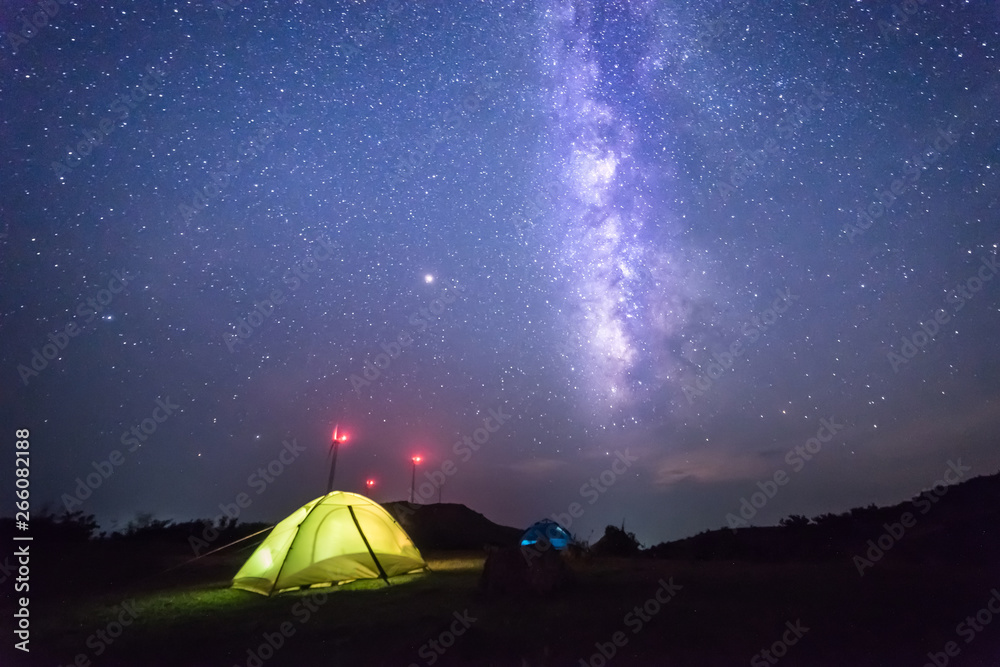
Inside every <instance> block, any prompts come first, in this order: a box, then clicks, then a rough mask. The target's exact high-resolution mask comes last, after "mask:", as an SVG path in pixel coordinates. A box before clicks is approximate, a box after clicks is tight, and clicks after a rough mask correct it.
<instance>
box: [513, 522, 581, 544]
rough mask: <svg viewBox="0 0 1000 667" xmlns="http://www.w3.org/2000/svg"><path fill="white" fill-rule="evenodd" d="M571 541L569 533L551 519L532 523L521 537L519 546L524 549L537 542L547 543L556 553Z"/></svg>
mask: <svg viewBox="0 0 1000 667" xmlns="http://www.w3.org/2000/svg"><path fill="white" fill-rule="evenodd" d="M572 541H573V538H572V537H571V536H570V534H569V531H568V530H566V529H565V528H563V527H562V526H560V525H559V524H558V523H556V522H555V521H552V520H551V519H542V520H541V521H538V522H536V523H533V524H532V525H531V527H530V528H528V530H526V531H524V535H522V536H521V546H522V547H526V546H530V545H532V544H536V543H538V542H543V543H544V542H548V543H549V544H551V545H552V546H553V548H555V550H556V551H562V550H563V549H565V548H566V547H567V545H569V544H570V543H571V542H572Z"/></svg>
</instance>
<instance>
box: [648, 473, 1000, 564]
mask: <svg viewBox="0 0 1000 667" xmlns="http://www.w3.org/2000/svg"><path fill="white" fill-rule="evenodd" d="M781 524H782V525H780V526H769V527H746V528H735V529H730V528H723V529H719V530H712V531H706V532H704V533H700V534H698V535H695V536H693V537H689V538H686V539H683V540H677V541H675V542H664V543H662V544H658V545H656V546H654V547H651V548H650V549H647V550H646V551H644V552H643V554H644V555H648V556H652V557H656V558H675V559H691V560H716V559H730V560H749V561H774V562H782V561H803V560H834V559H848V560H853V559H855V557H858V558H860V559H863V560H854V562H855V566H856V567H859V568H860V569H865V568H866V567H867V563H871V564H874V563H877V562H879V561H880V560H881V559H882V558H883V557H886V558H887V559H889V560H892V561H897V562H902V561H906V562H910V563H924V564H929V565H930V564H940V565H954V564H965V565H986V564H990V563H996V562H998V561H1000V473H994V474H993V475H988V476H983V477H976V478H973V479H970V480H968V481H966V482H962V483H959V484H954V485H948V486H937V487H935V488H934V489H931V490H928V491H924V492H922V493H920V494H919V495H917V496H914V497H913V498H912V499H911V500H908V501H906V502H903V503H899V504H898V505H892V506H888V507H876V506H875V505H869V506H868V507H864V508H855V509H852V510H850V511H849V512H844V513H842V514H836V515H835V514H824V515H821V516H818V517H815V518H813V519H807V518H806V517H803V516H792V517H788V518H786V519H783V520H782V522H781Z"/></svg>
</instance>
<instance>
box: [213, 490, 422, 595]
mask: <svg viewBox="0 0 1000 667" xmlns="http://www.w3.org/2000/svg"><path fill="white" fill-rule="evenodd" d="M426 567H427V563H425V562H424V559H423V558H422V557H421V556H420V551H418V550H417V548H416V547H415V546H414V545H413V541H412V540H411V539H410V537H409V535H407V534H406V531H404V530H403V529H402V528H401V527H400V525H399V524H398V523H396V520H395V519H393V518H392V516H391V515H390V514H389V513H388V512H386V511H385V509H384V508H383V507H382V506H381V505H379V504H378V503H376V502H374V501H372V500H369V499H368V498H365V497H364V496H361V495H358V494H356V493H348V492H346V491H334V492H332V493H328V494H326V495H325V496H322V497H320V498H317V499H316V500H313V501H312V502H310V503H307V504H306V505H304V506H302V507H300V508H299V509H298V510H296V511H295V512H294V513H293V514H292V515H291V516H289V517H288V518H286V519H284V520H282V521H281V522H280V523H279V524H278V525H277V526H275V527H274V530H272V531H271V534H270V535H268V536H267V539H265V540H264V542H263V543H261V545H260V546H259V547H257V550H256V551H254V552H253V554H252V555H251V556H250V558H249V559H248V560H247V562H246V563H244V564H243V567H241V568H240V571H239V572H237V573H236V576H235V577H234V578H233V588H242V589H243V590H247V591H252V592H254V593H260V594H261V595H271V594H272V593H280V592H281V591H285V590H289V589H293V588H301V587H304V586H312V585H315V584H332V583H343V582H347V581H353V580H355V579H374V578H375V577H381V578H383V579H385V580H386V582H387V583H388V579H389V577H394V576H397V575H400V574H406V573H407V572H413V571H414V570H420V569H422V568H426Z"/></svg>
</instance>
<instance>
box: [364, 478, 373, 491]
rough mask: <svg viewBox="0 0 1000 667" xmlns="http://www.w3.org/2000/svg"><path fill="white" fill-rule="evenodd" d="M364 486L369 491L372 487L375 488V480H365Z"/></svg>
mask: <svg viewBox="0 0 1000 667" xmlns="http://www.w3.org/2000/svg"><path fill="white" fill-rule="evenodd" d="M365 486H367V487H368V488H369V489H370V488H372V487H373V486H375V480H374V479H369V480H366V481H365Z"/></svg>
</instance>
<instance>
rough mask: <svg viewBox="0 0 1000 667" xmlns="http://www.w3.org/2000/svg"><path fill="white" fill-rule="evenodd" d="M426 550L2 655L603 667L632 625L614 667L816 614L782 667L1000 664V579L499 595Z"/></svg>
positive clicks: (609, 574) (211, 570)
mask: <svg viewBox="0 0 1000 667" xmlns="http://www.w3.org/2000/svg"><path fill="white" fill-rule="evenodd" d="M426 556H427V557H428V561H429V563H430V565H431V568H432V570H433V571H432V572H431V573H427V574H416V575H408V576H405V577H400V578H398V579H394V580H393V585H392V586H389V587H386V586H385V585H384V584H382V583H379V582H374V581H365V582H355V583H351V584H346V585H344V586H340V587H337V588H334V589H320V590H314V591H310V592H298V593H292V594H285V595H280V596H275V597H272V598H265V597H262V596H259V595H255V594H252V593H247V592H244V591H236V590H232V589H229V588H228V580H227V579H226V576H229V575H223V576H220V575H221V574H222V573H226V572H234V571H235V569H236V567H238V563H235V564H234V563H229V562H223V561H217V562H215V563H211V564H206V565H204V566H203V567H202V568H201V569H198V570H195V571H193V572H192V571H188V572H185V573H184V574H183V575H177V574H169V575H165V576H164V577H162V578H154V579H152V580H148V581H144V582H139V583H132V584H129V585H119V586H118V587H117V588H115V589H108V588H105V591H104V592H103V593H94V594H88V596H87V597H86V598H85V599H83V600H75V599H61V598H60V597H59V595H58V591H55V592H54V597H53V598H52V599H51V600H42V601H39V602H37V603H34V604H35V607H34V609H33V614H34V615H33V617H32V618H33V622H34V624H35V625H34V626H33V628H34V632H33V635H32V647H33V651H32V654H31V660H29V661H25V660H24V655H23V654H22V655H20V656H18V657H17V661H16V662H8V661H6V660H2V661H0V662H2V664H28V665H33V664H39V665H41V664H44V665H69V664H73V661H74V659H76V656H77V655H80V654H82V655H84V656H85V658H86V659H88V660H90V661H91V664H93V665H172V666H190V667H198V666H201V665H213V666H226V667H229V666H231V665H241V666H247V665H249V666H250V667H253V666H255V665H296V666H298V665H303V666H308V665H345V666H346V665H350V666H352V667H353V666H356V665H372V666H376V665H398V666H401V667H408V666H409V665H420V666H423V665H429V664H436V665H451V664H462V665H484V666H485V665H519V666H520V665H539V666H541V665H574V666H575V665H580V664H584V665H587V664H590V665H595V666H596V665H601V664H603V663H602V662H601V661H600V660H599V659H598V658H596V657H595V658H592V656H593V655H594V654H595V653H596V651H597V650H598V649H597V647H596V646H595V644H597V643H604V644H608V642H611V640H612V636H613V634H614V633H615V632H619V631H621V632H622V633H623V635H621V636H620V637H619V639H622V638H624V639H625V640H627V642H626V643H625V644H624V646H623V647H620V648H617V649H616V655H615V657H614V659H613V660H612V661H611V663H610V664H613V665H748V664H752V663H751V659H752V658H753V657H754V655H755V654H756V653H757V652H758V651H760V650H761V649H764V648H766V647H768V646H770V645H771V644H772V643H773V642H775V641H777V640H779V639H780V638H781V636H782V633H783V632H784V631H785V629H786V628H785V623H786V622H792V623H794V622H795V621H797V620H801V624H802V626H804V627H807V628H808V631H807V632H806V633H805V634H804V636H803V637H802V638H801V640H800V641H798V642H797V643H796V644H795V645H794V646H791V647H789V648H788V651H787V655H786V656H784V657H783V658H782V659H781V660H780V664H781V665H788V666H792V665H818V666H825V665H838V666H840V665H852V666H859V667H863V666H866V665H893V666H894V665H913V666H914V667H920V666H921V665H923V664H924V663H925V662H927V652H928V651H941V650H943V647H944V645H945V643H946V642H947V641H952V640H954V641H956V642H957V643H958V645H959V648H960V650H961V653H960V655H959V656H958V657H955V658H953V659H952V660H951V663H950V664H953V665H958V666H959V667H965V666H970V667H971V666H972V665H991V666H993V665H997V664H1000V660H998V658H997V656H1000V616H998V618H997V619H996V621H995V623H994V624H993V625H989V626H986V627H985V628H984V629H983V631H982V632H981V633H978V634H977V636H976V637H975V639H974V640H973V641H972V642H971V643H968V644H967V643H966V642H965V641H964V639H963V638H961V637H959V636H957V635H956V634H955V627H956V625H957V624H958V623H959V622H960V621H961V620H963V619H964V618H965V617H966V616H968V615H970V614H973V615H974V614H975V613H976V612H977V611H978V610H979V609H981V608H982V607H983V606H985V604H986V602H987V601H988V599H989V597H990V589H991V588H993V587H996V586H1000V573H997V572H996V571H995V570H994V571H993V572H983V571H977V570H963V571H932V570H928V569H907V568H894V567H892V566H891V564H888V563H881V564H879V565H878V566H877V567H875V568H873V569H872V570H870V571H869V572H867V573H866V575H865V577H864V578H861V577H859V576H858V574H857V571H856V570H855V569H854V568H853V566H852V565H851V564H850V563H849V562H848V563H821V564H803V565H760V564H747V563H718V562H709V563H698V562H675V561H657V560H615V559H607V560H592V561H584V562H581V561H578V562H574V563H573V569H574V571H575V573H576V578H577V582H576V585H575V586H573V587H572V588H571V589H569V590H567V591H565V592H563V593H560V594H558V595H554V596H551V597H548V598H529V599H499V600H497V599H488V598H485V597H484V596H483V595H482V594H480V593H479V591H478V589H477V583H478V579H479V575H480V573H481V570H482V563H483V558H482V555H481V554H463V555H459V556H455V555H449V556H442V555H435V554H426ZM234 565H235V566H234ZM671 577H672V578H673V580H672V581H673V583H674V584H679V585H680V586H681V587H682V588H681V589H680V590H679V591H677V593H676V596H675V597H674V598H673V599H672V600H671V601H670V602H669V603H667V604H665V605H663V606H662V608H661V609H660V610H659V611H658V612H656V613H654V614H653V615H651V616H647V617H646V618H647V620H645V621H641V627H637V626H639V624H640V620H641V619H639V617H637V616H634V615H633V616H632V617H627V614H628V613H629V612H630V611H632V610H633V609H634V607H636V606H637V605H640V606H641V605H643V604H644V603H646V602H647V601H648V600H650V599H651V598H653V596H654V595H655V594H656V592H657V590H658V589H659V588H660V586H661V584H660V583H659V582H660V581H661V580H668V581H669V579H670V578H671ZM126 599H133V600H134V603H133V604H134V607H135V609H136V611H137V612H138V617H137V618H136V620H135V621H134V622H133V623H132V624H131V625H130V626H128V627H126V628H124V631H123V632H122V634H121V635H120V636H119V637H118V638H116V639H114V640H113V641H112V642H111V643H110V645H108V644H105V643H104V641H103V640H101V639H100V638H98V636H97V635H95V633H96V631H98V630H100V629H105V630H107V629H108V627H107V626H108V624H109V623H113V622H114V621H115V619H116V618H117V616H118V614H119V613H120V611H121V607H120V606H119V605H120V604H121V603H122V602H123V600H126ZM649 608H650V609H653V608H655V605H652V604H651V605H650V607H649ZM463 613H467V614H468V615H467V617H466V618H467V619H468V621H467V622H471V625H470V627H469V628H468V629H467V630H465V631H464V632H463V633H462V634H461V636H458V637H456V638H455V639H454V645H452V646H450V648H447V649H446V650H444V652H443V654H442V653H439V652H434V650H433V649H432V648H431V646H430V645H429V644H428V642H429V641H430V640H432V639H441V640H442V641H443V642H444V643H449V641H448V640H449V636H448V635H447V634H445V635H444V636H443V637H442V633H448V632H449V626H452V625H454V627H455V628H456V629H457V628H460V627H462V626H461V624H460V623H457V622H456V616H455V615H456V614H458V615H459V616H462V614H463ZM472 619H475V620H474V621H472ZM629 619H631V620H629ZM637 619H638V620H637ZM282 624H285V630H286V634H288V635H290V636H289V637H287V638H284V639H283V640H282V642H281V643H282V645H281V647H280V648H279V649H278V650H277V651H276V652H274V654H273V655H270V654H269V651H268V649H264V651H263V655H262V657H264V658H267V659H265V660H261V661H260V662H257V661H256V658H254V657H253V653H255V652H256V653H257V654H258V656H260V655H261V654H260V652H259V651H258V647H260V646H261V645H262V644H265V641H266V640H265V636H266V635H268V634H270V635H271V636H272V637H276V636H277V635H276V634H275V633H280V631H281V627H282ZM111 629H112V630H116V629H117V628H114V627H112V628H111ZM88 642H89V643H88ZM275 643H277V642H275ZM422 647H423V650H421V648H422ZM100 649H103V650H101V654H100V655H97V652H98V650H100ZM431 658H434V660H433V663H432V662H431ZM581 659H582V661H583V662H582V663H581ZM79 664H81V665H83V664H84V663H83V662H81V663H79ZM757 664H771V663H768V662H766V661H765V662H759V663H757Z"/></svg>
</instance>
